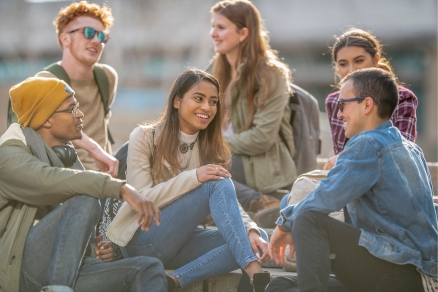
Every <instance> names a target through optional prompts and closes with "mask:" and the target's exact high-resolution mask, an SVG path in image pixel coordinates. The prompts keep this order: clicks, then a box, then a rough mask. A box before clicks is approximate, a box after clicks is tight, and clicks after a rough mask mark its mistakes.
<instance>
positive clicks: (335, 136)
mask: <svg viewBox="0 0 438 292" xmlns="http://www.w3.org/2000/svg"><path fill="white" fill-rule="evenodd" d="M398 93H399V96H400V98H399V102H398V105H397V107H396V108H395V111H394V114H393V115H392V118H391V120H392V123H393V125H394V126H395V127H397V128H398V129H399V130H400V133H401V134H402V135H403V137H405V138H406V139H408V140H409V141H412V142H415V139H417V115H416V110H417V106H418V99H417V97H416V96H415V94H414V93H413V92H412V91H410V90H409V89H407V88H404V87H402V86H399V88H398ZM338 97H339V91H337V92H333V93H331V94H329V95H328V96H327V98H326V100H325V110H326V112H327V116H328V119H329V124H330V129H331V132H332V141H333V150H334V152H335V154H338V153H340V152H341V151H342V149H344V144H345V133H344V123H343V122H342V121H341V120H339V119H338V118H337V114H338V110H339V106H338Z"/></svg>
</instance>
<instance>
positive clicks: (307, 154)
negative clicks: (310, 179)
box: [280, 84, 321, 175]
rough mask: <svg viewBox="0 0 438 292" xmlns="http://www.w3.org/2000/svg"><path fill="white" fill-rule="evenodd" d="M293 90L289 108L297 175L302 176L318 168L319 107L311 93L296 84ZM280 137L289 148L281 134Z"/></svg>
mask: <svg viewBox="0 0 438 292" xmlns="http://www.w3.org/2000/svg"><path fill="white" fill-rule="evenodd" d="M291 88H292V90H293V92H294V93H293V94H291V96H290V100H289V104H288V106H289V107H290V108H291V111H292V114H291V118H290V124H291V125H292V128H293V137H294V143H295V156H294V157H293V159H294V162H295V166H296V168H297V175H300V174H303V173H306V172H309V171H312V170H315V169H317V168H318V165H317V162H316V156H317V155H318V154H320V153H321V139H320V136H319V135H320V129H319V107H318V101H317V100H316V98H314V97H313V96H312V95H311V94H310V93H308V92H307V91H305V90H304V89H302V88H301V87H299V86H297V85H295V84H292V85H291ZM280 137H281V139H282V140H283V142H284V144H285V145H286V147H287V145H288V144H287V143H286V141H285V137H284V135H282V133H281V132H280Z"/></svg>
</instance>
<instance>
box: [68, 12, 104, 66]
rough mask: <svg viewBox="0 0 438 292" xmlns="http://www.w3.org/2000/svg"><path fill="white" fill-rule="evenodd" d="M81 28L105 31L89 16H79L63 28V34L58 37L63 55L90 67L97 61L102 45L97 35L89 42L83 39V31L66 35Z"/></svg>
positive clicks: (98, 22) (98, 21)
mask: <svg viewBox="0 0 438 292" xmlns="http://www.w3.org/2000/svg"><path fill="white" fill-rule="evenodd" d="M83 27H91V28H93V29H94V30H96V31H104V30H105V29H104V26H103V24H102V22H101V21H100V20H98V19H96V18H93V17H90V16H79V17H76V18H75V19H73V20H72V21H71V22H69V23H68V25H67V26H66V27H65V29H64V32H63V34H61V36H60V38H61V43H62V46H63V51H64V54H69V55H71V56H72V57H73V58H74V59H75V60H76V61H77V62H79V63H82V64H84V65H87V66H92V65H94V64H95V63H97V62H98V61H99V59H100V57H101V55H102V51H103V48H104V44H102V43H100V42H99V40H98V39H97V34H96V35H95V36H94V37H93V38H92V39H91V40H89V39H86V38H85V36H84V33H83V30H78V31H75V32H72V33H67V32H68V31H71V30H74V29H78V28H83Z"/></svg>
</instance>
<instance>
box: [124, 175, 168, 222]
mask: <svg viewBox="0 0 438 292" xmlns="http://www.w3.org/2000/svg"><path fill="white" fill-rule="evenodd" d="M120 195H121V197H122V198H123V200H125V202H126V203H128V204H129V205H131V206H132V208H134V209H135V210H136V211H137V213H138V219H137V223H138V224H140V223H141V230H149V227H150V226H151V224H152V222H153V221H154V220H155V222H156V224H157V226H159V225H160V210H158V208H157V207H155V205H154V203H152V202H151V201H149V200H148V199H146V198H144V197H143V196H142V195H141V194H140V193H139V192H138V191H137V190H136V189H134V188H133V187H132V186H130V185H128V184H124V185H123V186H122V187H121V188H120ZM142 222H143V223H142Z"/></svg>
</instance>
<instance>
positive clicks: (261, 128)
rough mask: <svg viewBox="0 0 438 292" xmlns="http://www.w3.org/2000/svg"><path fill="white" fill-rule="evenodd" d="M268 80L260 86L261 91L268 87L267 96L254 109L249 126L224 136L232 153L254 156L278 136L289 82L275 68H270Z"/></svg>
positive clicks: (287, 96)
mask: <svg viewBox="0 0 438 292" xmlns="http://www.w3.org/2000/svg"><path fill="white" fill-rule="evenodd" d="M270 81H271V82H270V83H269V84H266V82H265V84H262V86H261V87H260V91H261V92H263V91H264V90H265V88H266V87H268V97H267V99H266V101H265V103H264V105H263V106H262V107H261V108H257V109H256V111H255V113H254V117H253V121H252V125H251V126H250V128H248V129H246V130H244V131H242V132H240V133H236V134H234V135H233V136H231V137H227V138H226V139H227V142H228V144H229V145H230V148H231V151H232V152H233V153H234V154H244V155H249V156H254V155H259V154H262V153H265V152H266V151H267V150H268V149H270V148H271V147H272V145H273V144H274V143H275V142H276V141H277V139H278V137H279V131H280V125H281V122H282V119H283V115H284V113H285V107H286V104H287V102H288V100H289V86H288V85H289V83H288V81H287V80H286V79H285V78H284V77H282V76H281V74H280V72H279V71H278V70H277V69H276V70H275V71H274V70H272V73H271V80H270ZM239 98H245V97H242V96H240V97H239Z"/></svg>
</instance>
